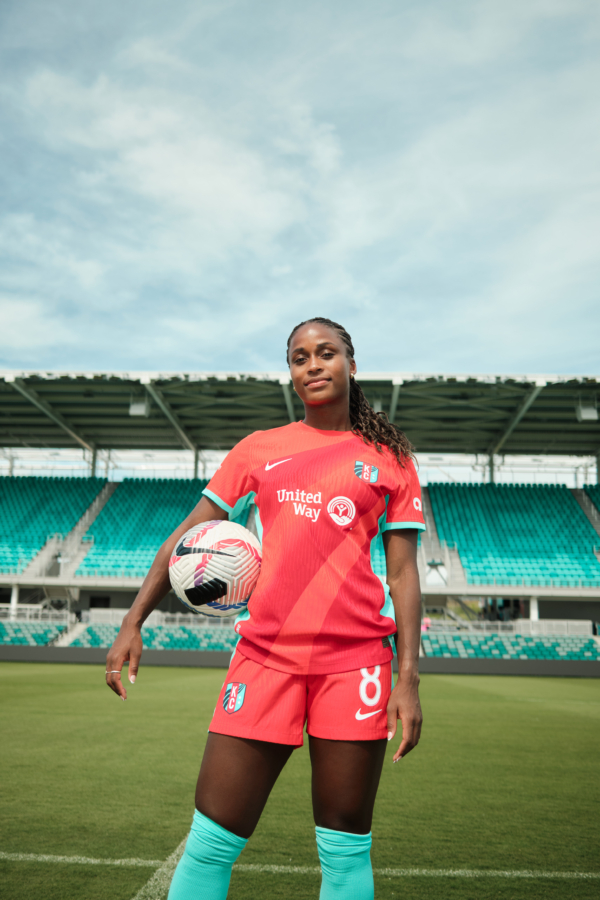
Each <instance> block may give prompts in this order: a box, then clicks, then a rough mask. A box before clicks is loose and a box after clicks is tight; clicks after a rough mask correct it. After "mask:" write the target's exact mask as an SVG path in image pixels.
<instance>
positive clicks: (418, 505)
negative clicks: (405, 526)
mask: <svg viewBox="0 0 600 900" xmlns="http://www.w3.org/2000/svg"><path fill="white" fill-rule="evenodd" d="M413 506H414V508H415V509H416V510H417V511H418V512H421V510H422V506H421V501H420V500H419V498H418V497H415V498H414V499H413Z"/></svg>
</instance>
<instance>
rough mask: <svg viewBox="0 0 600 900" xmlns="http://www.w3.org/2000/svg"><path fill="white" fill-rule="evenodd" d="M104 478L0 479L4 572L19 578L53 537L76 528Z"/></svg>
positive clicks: (0, 568)
mask: <svg viewBox="0 0 600 900" xmlns="http://www.w3.org/2000/svg"><path fill="white" fill-rule="evenodd" d="M105 484H106V481H105V480H104V479H103V478H42V477H35V476H32V477H29V476H27V477H26V476H23V477H20V476H19V477H17V476H7V475H4V476H1V477H0V571H1V572H7V573H15V574H18V573H20V572H22V571H23V569H24V568H25V567H26V566H27V565H28V563H29V562H30V561H31V560H32V559H33V557H34V556H36V555H37V553H38V552H39V551H40V550H41V548H42V547H43V546H44V544H45V543H46V540H47V539H48V537H49V536H51V535H53V534H63V535H64V534H67V533H68V532H69V531H71V529H72V528H74V527H75V525H76V524H77V522H78V521H79V519H80V518H81V517H82V515H83V514H84V512H85V511H86V509H87V508H88V507H89V506H90V505H91V503H92V501H93V500H94V498H95V497H96V496H97V495H98V494H99V493H100V491H101V490H102V488H103V487H104V485H105Z"/></svg>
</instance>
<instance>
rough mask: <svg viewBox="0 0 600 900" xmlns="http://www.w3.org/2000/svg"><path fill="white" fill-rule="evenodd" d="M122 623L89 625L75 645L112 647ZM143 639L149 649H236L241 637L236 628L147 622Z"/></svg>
mask: <svg viewBox="0 0 600 900" xmlns="http://www.w3.org/2000/svg"><path fill="white" fill-rule="evenodd" d="M118 631H119V626H118V625H88V627H87V628H86V630H85V631H84V632H82V633H81V634H80V635H79V637H77V638H76V639H75V640H74V641H73V643H72V644H71V645H70V646H71V647H110V646H111V644H112V643H113V641H114V639H115V638H116V636H117V634H118ZM142 640H143V642H144V647H145V648H146V649H148V650H227V651H230V652H231V651H233V649H234V648H235V645H236V642H237V640H238V636H237V634H236V633H235V631H234V630H233V628H221V627H215V628H210V627H205V628H202V627H198V626H193V625H189V626H188V625H154V626H151V625H146V626H144V627H143V628H142Z"/></svg>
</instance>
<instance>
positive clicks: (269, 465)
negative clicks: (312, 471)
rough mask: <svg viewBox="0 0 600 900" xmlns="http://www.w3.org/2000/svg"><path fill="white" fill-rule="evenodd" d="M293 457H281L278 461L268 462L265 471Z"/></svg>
mask: <svg viewBox="0 0 600 900" xmlns="http://www.w3.org/2000/svg"><path fill="white" fill-rule="evenodd" d="M291 458H292V457H291V456H289V457H288V458H287V459H280V460H279V462H276V463H267V464H266V466H265V472H268V471H269V469H274V468H275V466H280V465H281V463H284V462H289V461H290V459H291Z"/></svg>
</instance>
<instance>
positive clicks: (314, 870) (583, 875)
mask: <svg viewBox="0 0 600 900" xmlns="http://www.w3.org/2000/svg"><path fill="white" fill-rule="evenodd" d="M233 868H234V871H235V870H237V871H238V872H271V873H273V874H274V875H320V874H321V869H320V868H319V866H268V865H264V866H263V865H260V864H244V863H237V864H236V865H235V866H234V867H233ZM373 874H374V875H378V876H380V877H382V878H419V877H421V878H422V877H426V878H567V879H600V872H552V871H546V870H535V869H373Z"/></svg>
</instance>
